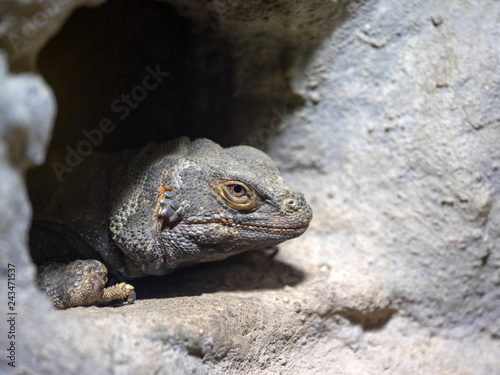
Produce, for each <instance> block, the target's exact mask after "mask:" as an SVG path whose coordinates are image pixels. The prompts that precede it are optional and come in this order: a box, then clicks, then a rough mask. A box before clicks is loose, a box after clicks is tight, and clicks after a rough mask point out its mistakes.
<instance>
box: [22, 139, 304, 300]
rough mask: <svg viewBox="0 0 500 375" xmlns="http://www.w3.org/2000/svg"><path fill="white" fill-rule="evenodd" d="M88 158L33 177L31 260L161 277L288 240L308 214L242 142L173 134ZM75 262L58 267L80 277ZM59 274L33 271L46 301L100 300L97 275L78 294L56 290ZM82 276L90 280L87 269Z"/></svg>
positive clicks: (123, 294) (125, 292)
mask: <svg viewBox="0 0 500 375" xmlns="http://www.w3.org/2000/svg"><path fill="white" fill-rule="evenodd" d="M88 159H89V160H85V161H84V163H82V165H81V166H78V168H75V170H74V171H73V172H72V173H71V174H68V175H67V176H65V179H64V181H63V182H62V183H60V184H59V183H54V181H53V180H54V179H55V176H53V172H52V170H50V172H49V177H48V178H47V174H46V173H43V172H38V174H39V176H34V177H33V181H36V184H33V185H32V189H31V195H32V201H33V202H34V208H35V220H34V223H33V226H32V231H31V240H30V247H31V251H32V255H33V258H34V259H35V261H37V262H38V263H44V262H47V261H64V262H69V261H72V260H75V259H97V260H100V261H102V262H103V263H104V264H106V266H107V267H108V268H113V269H116V270H118V271H119V272H120V273H121V274H123V275H125V276H128V277H140V276H144V275H163V274H166V273H169V272H171V271H173V270H175V269H176V268H179V267H184V266H187V265H190V264H195V263H199V262H207V261H213V260H219V259H224V258H226V257H228V256H231V255H234V254H237V253H240V252H242V251H247V250H253V249H262V248H265V247H268V246H273V245H277V244H279V243H281V242H283V241H286V240H288V239H291V238H295V237H298V236H300V235H301V234H302V233H304V231H305V230H306V229H307V227H308V225H309V222H310V220H311V218H312V211H311V208H310V207H309V206H308V205H307V203H306V201H305V199H304V196H303V195H302V193H300V192H298V191H296V190H293V189H292V188H290V187H289V186H288V185H286V183H285V182H284V181H283V179H282V177H281V176H280V174H279V171H278V169H277V168H276V166H275V165H274V163H273V162H272V160H271V159H270V158H269V157H268V156H267V155H265V154H264V153H263V152H261V151H259V150H257V149H255V148H252V147H249V146H237V147H231V148H227V149H224V148H222V147H220V146H219V145H217V144H216V143H214V142H212V141H209V140H207V139H198V140H195V141H193V142H191V141H189V140H188V139H187V138H179V139H176V140H174V141H172V142H169V143H165V144H159V145H154V144H151V145H148V146H146V147H145V148H143V149H141V150H135V151H124V152H122V153H120V154H117V155H108V156H102V155H91V156H89V157H88ZM49 164H50V162H49ZM83 164H85V165H83ZM51 172H52V176H50V173H51ZM40 196H42V198H40ZM93 262H95V261H93ZM78 264H79V265H78V266H74V265H73V266H72V267H76V269H72V271H71V272H70V271H68V270H66V272H67V273H68V272H69V273H70V274H74V273H75V272H79V273H80V274H85V275H86V273H85V271H83V268H85V267H87V266H86V264H85V262H83V263H78ZM58 267H62V266H58ZM93 267H95V264H93ZM52 272H56V271H54V270H52ZM60 272H64V268H61V271H60ZM91 274H92V273H90V275H91ZM96 277H97V276H96ZM99 277H101V278H102V276H99ZM67 279H68V276H67V275H66V276H65V277H61V276H54V275H52V276H47V275H46V274H44V272H43V270H42V272H40V278H39V280H40V281H39V283H40V285H41V286H42V289H44V290H45V291H47V292H48V293H49V295H51V296H52V297H51V298H52V300H53V302H54V304H55V305H56V307H58V308H67V307H71V306H77V305H87V304H92V303H99V302H104V301H105V299H104V297H103V288H104V285H102V287H101V284H102V282H100V284H99V288H96V289H98V290H97V291H95V292H91V293H87V294H88V295H90V296H91V297H88V296H87V295H86V297H85V299H84V301H83V299H82V298H80V299H78V298H74V299H73V300H74V301H73V302H71V301H69V299H68V298H66V297H64V298H63V297H61V296H62V295H63V293H62V292H61V288H62V289H64V290H65V293H67V290H68V288H69V287H70V285H66V284H64V286H63V287H61V286H60V285H61V280H67ZM84 279H85V278H84ZM42 280H43V281H42ZM87 282H88V283H90V284H92V285H96V284H97V282H96V281H95V280H94V279H92V277H91V276H89V277H88V281H87ZM125 285H128V284H125ZM111 288H114V289H113V293H111V290H109V291H108V295H112V296H118V298H123V299H125V298H126V299H128V300H129V301H132V300H133V299H134V297H135V296H134V293H133V292H132V293H131V288H132V287H131V286H129V285H128V286H125V287H124V286H123V285H122V286H121V287H111ZM80 289H84V287H83V286H82V287H80ZM91 289H92V288H91ZM107 289H109V288H107ZM92 290H93V289H92ZM73 291H74V287H73V288H72V291H71V292H72V293H73ZM54 296H55V297H54ZM107 298H108V300H109V298H110V297H107ZM55 301H57V303H56V302H55ZM82 301H83V302H82Z"/></svg>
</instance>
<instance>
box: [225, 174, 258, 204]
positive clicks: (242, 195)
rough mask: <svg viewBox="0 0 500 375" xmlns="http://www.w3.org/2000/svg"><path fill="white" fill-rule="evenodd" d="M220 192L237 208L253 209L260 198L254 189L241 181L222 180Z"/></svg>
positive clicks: (228, 202) (226, 200)
mask: <svg viewBox="0 0 500 375" xmlns="http://www.w3.org/2000/svg"><path fill="white" fill-rule="evenodd" d="M219 192H220V196H221V197H222V198H223V199H224V201H225V202H226V203H227V204H228V205H229V207H231V208H234V209H235V210H251V209H252V208H254V207H255V205H256V204H257V202H258V200H259V199H258V197H257V195H256V194H255V193H254V192H253V191H252V189H250V188H249V187H248V186H247V185H246V184H245V183H243V182H241V181H235V180H229V181H222V182H221V183H220V184H219Z"/></svg>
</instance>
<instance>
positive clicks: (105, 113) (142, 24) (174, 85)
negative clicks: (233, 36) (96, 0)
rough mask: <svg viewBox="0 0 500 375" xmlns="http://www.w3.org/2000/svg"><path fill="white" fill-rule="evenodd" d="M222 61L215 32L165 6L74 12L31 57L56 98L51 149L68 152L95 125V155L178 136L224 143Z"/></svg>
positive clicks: (226, 83)
mask: <svg viewBox="0 0 500 375" xmlns="http://www.w3.org/2000/svg"><path fill="white" fill-rule="evenodd" d="M232 64H233V61H232V57H231V46H230V44H229V43H228V42H227V41H226V40H225V39H223V38H222V37H221V36H220V35H218V33H217V30H216V29H214V28H210V27H204V26H201V25H200V24H199V23H198V24H195V23H193V22H192V21H191V20H189V19H187V18H183V17H180V16H179V15H177V13H176V11H175V9H174V7H173V6H172V5H169V4H167V3H163V2H156V1H152V0H147V1H136V0H110V1H108V2H106V3H104V4H103V5H100V6H98V7H95V8H79V9H77V10H76V11H75V12H74V13H73V14H72V15H71V17H70V18H69V19H68V21H67V22H66V23H65V24H64V26H63V27H62V29H61V30H60V32H59V33H58V34H57V35H56V36H55V37H54V38H52V39H51V40H50V41H49V42H48V43H47V45H46V46H45V47H44V49H43V50H42V51H41V53H40V55H39V58H38V64H37V66H38V69H39V71H40V72H41V74H42V75H43V76H44V78H45V79H46V80H47V82H48V83H49V85H50V86H51V87H52V89H53V90H54V92H55V96H56V99H57V106H58V110H57V119H56V122H55V127H54V131H53V137H52V142H51V149H55V150H59V149H61V150H64V149H65V148H66V147H70V148H73V149H76V147H77V146H78V144H79V142H81V141H82V140H87V139H88V138H89V136H88V134H89V133H90V134H97V133H98V132H99V131H100V132H101V133H103V137H99V136H98V135H95V139H94V140H93V144H94V147H95V151H100V152H101V151H115V150H119V149H127V148H134V147H140V146H143V145H145V144H147V143H149V142H156V143H158V142H163V141H166V140H170V139H173V138H175V137H178V136H181V135H187V136H189V137H190V138H198V137H206V138H210V139H212V140H214V141H216V142H218V143H220V144H222V145H225V146H227V145H230V144H231V143H234V139H232V135H231V109H232V108H233V95H232V77H233V67H232ZM101 128H104V129H101ZM103 130H104V131H103ZM100 138H102V140H101V141H100V142H97V140H99V139H100ZM90 141H92V139H90ZM96 143H97V144H96Z"/></svg>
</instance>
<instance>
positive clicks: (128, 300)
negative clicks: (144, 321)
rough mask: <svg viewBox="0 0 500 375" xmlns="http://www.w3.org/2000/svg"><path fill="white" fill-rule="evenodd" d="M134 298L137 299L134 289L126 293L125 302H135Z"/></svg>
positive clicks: (129, 303)
mask: <svg viewBox="0 0 500 375" xmlns="http://www.w3.org/2000/svg"><path fill="white" fill-rule="evenodd" d="M136 299H137V294H136V293H135V290H131V291H130V293H129V294H128V298H127V304H128V305H131V304H132V303H134V302H135V300H136Z"/></svg>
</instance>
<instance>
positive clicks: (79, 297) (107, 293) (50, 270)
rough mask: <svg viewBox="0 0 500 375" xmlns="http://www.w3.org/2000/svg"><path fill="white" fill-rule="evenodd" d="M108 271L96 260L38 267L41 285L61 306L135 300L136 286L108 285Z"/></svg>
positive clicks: (56, 305)
mask: <svg viewBox="0 0 500 375" xmlns="http://www.w3.org/2000/svg"><path fill="white" fill-rule="evenodd" d="M107 273H108V270H107V268H106V266H105V265H104V264H102V263H101V262H99V261H97V260H94V259H87V260H75V261H74V262H71V263H69V264H65V263H49V264H47V265H43V266H41V267H40V268H39V269H38V285H39V286H40V287H41V289H42V290H43V291H44V292H45V293H47V295H48V296H49V297H50V299H51V301H52V304H53V305H54V306H55V307H56V308H58V309H67V308H69V307H75V306H87V305H92V304H99V303H105V302H110V301H114V300H119V299H122V300H124V299H126V300H127V303H133V302H134V301H135V299H136V294H135V291H134V290H133V289H134V287H133V286H132V285H130V284H126V283H119V284H115V285H113V286H110V287H107V288H106V282H107V280H108V279H107V277H106V275H107Z"/></svg>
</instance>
